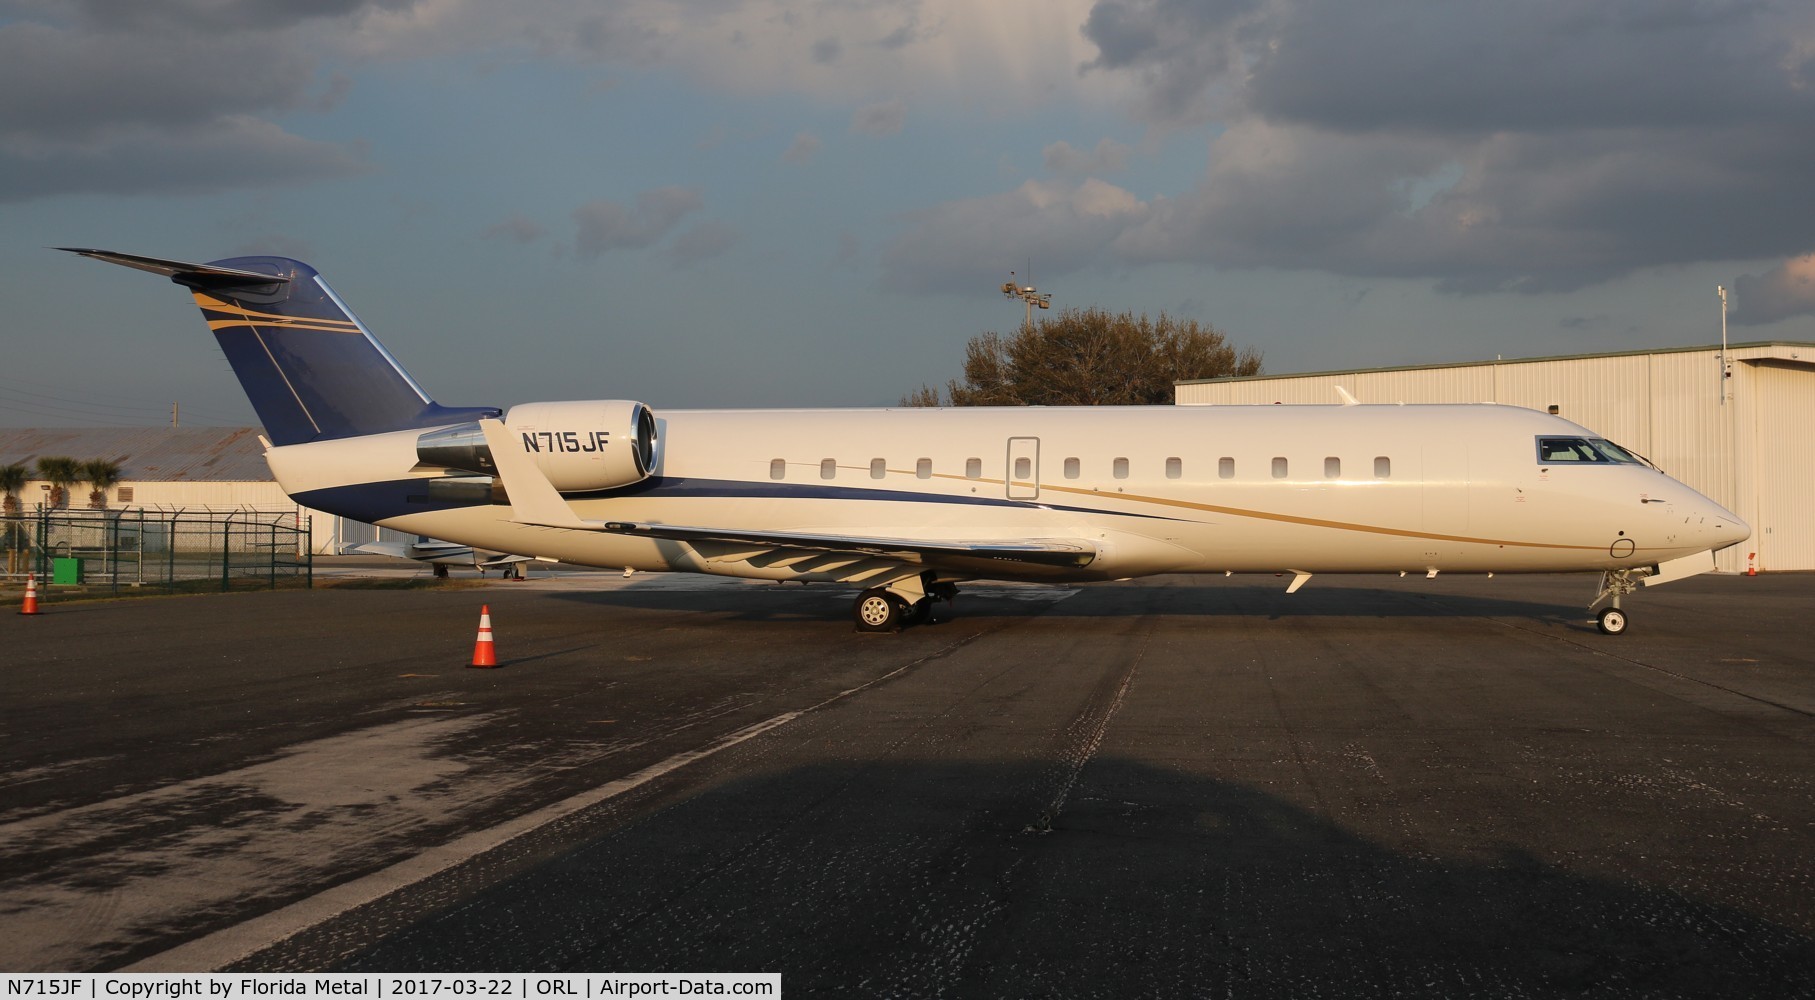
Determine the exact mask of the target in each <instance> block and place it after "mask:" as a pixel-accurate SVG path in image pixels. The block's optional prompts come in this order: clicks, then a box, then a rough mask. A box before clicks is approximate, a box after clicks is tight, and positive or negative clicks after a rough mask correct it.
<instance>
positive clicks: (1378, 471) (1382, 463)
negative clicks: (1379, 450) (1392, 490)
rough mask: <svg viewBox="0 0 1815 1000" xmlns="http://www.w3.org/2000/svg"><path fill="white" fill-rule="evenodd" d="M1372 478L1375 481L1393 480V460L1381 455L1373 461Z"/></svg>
mask: <svg viewBox="0 0 1815 1000" xmlns="http://www.w3.org/2000/svg"><path fill="white" fill-rule="evenodd" d="M1374 478H1375V479H1391V478H1393V460H1392V459H1390V458H1388V457H1386V456H1385V455H1381V456H1379V457H1378V458H1376V459H1374Z"/></svg>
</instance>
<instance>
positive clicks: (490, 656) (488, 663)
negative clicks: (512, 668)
mask: <svg viewBox="0 0 1815 1000" xmlns="http://www.w3.org/2000/svg"><path fill="white" fill-rule="evenodd" d="M472 665H473V666H475V667H495V666H497V665H498V651H497V649H496V648H495V647H494V646H493V645H492V606H491V605H489V604H484V605H480V607H479V638H478V639H475V640H474V641H473V662H472Z"/></svg>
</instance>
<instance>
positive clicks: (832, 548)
mask: <svg viewBox="0 0 1815 1000" xmlns="http://www.w3.org/2000/svg"><path fill="white" fill-rule="evenodd" d="M479 426H480V428H481V429H482V430H483V431H484V433H485V438H486V441H487V443H488V444H490V446H491V453H492V461H494V462H496V463H497V466H498V475H499V476H500V477H501V478H502V479H503V480H504V489H505V492H507V493H509V494H510V502H511V508H512V519H513V520H515V521H516V522H517V523H519V524H533V525H536V526H538V527H544V528H567V529H570V530H577V531H608V532H611V533H613V534H618V535H634V536H638V537H642V538H661V539H666V540H669V541H675V542H686V543H688V544H700V543H703V544H705V545H708V546H724V545H730V546H746V547H749V548H755V549H769V550H778V551H779V550H792V551H797V552H849V553H854V554H857V555H865V556H875V557H878V558H883V559H890V560H894V561H896V562H902V563H912V564H921V565H937V566H949V567H954V568H962V569H964V570H966V571H967V572H977V571H980V570H981V569H982V568H986V567H987V566H988V564H991V563H1004V562H1012V563H1021V564H1024V565H1033V566H1051V567H1060V568H1066V569H1075V568H1078V567H1082V566H1088V565H1090V564H1091V562H1092V561H1093V560H1095V559H1096V557H1097V548H1096V546H1095V545H1092V544H1091V543H1090V542H1087V541H1084V540H1081V539H1072V538H1013V539H1002V538H990V539H975V540H970V539H954V538H939V539H931V538H891V537H883V536H870V535H836V534H821V533H819V532H811V531H761V530H754V529H748V528H715V527H699V526H692V525H680V524H655V523H650V522H643V521H588V520H586V519H584V518H582V517H580V515H578V514H576V513H574V509H573V508H572V507H570V506H568V504H567V501H565V500H563V499H562V498H561V495H560V493H558V492H557V491H556V490H555V488H554V486H552V485H550V483H549V482H548V479H547V477H545V476H543V475H542V474H541V472H540V471H539V470H537V469H536V467H535V464H534V463H533V462H532V461H530V458H529V456H528V455H526V454H524V453H523V450H522V449H521V448H519V447H517V446H516V443H515V442H513V441H511V440H510V439H509V438H508V437H507V436H506V435H505V432H504V424H503V422H502V421H499V420H496V419H486V420H480V421H479Z"/></svg>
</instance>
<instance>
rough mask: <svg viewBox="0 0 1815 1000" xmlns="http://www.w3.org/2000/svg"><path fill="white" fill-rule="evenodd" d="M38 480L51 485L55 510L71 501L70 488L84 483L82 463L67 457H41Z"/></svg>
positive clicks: (39, 459) (51, 502)
mask: <svg viewBox="0 0 1815 1000" xmlns="http://www.w3.org/2000/svg"><path fill="white" fill-rule="evenodd" d="M38 478H39V479H42V480H44V481H45V482H47V483H49V484H50V506H51V509H52V510H55V509H57V508H58V507H62V506H63V505H64V503H65V502H66V501H67V500H68V499H69V488H70V486H72V485H74V484H76V483H79V482H81V481H82V463H80V462H78V461H76V460H75V459H73V458H69V457H68V456H65V455H40V456H38Z"/></svg>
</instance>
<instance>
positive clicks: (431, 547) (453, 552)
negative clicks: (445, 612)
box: [340, 535, 532, 580]
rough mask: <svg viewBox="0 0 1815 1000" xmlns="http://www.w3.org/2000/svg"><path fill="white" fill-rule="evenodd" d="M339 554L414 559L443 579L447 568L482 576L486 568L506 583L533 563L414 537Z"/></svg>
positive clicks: (351, 548) (352, 547) (364, 545)
mask: <svg viewBox="0 0 1815 1000" xmlns="http://www.w3.org/2000/svg"><path fill="white" fill-rule="evenodd" d="M340 554H341V555H369V556H389V557H391V558H392V559H414V560H415V561H417V562H421V563H428V564H429V565H430V566H431V567H433V569H434V573H435V576H437V577H441V578H445V577H446V576H447V575H448V567H450V566H471V567H473V568H474V569H477V570H478V571H479V575H480V576H484V575H485V571H486V570H488V569H497V570H502V571H503V577H504V578H505V579H507V580H521V579H523V564H524V563H526V562H530V561H532V560H531V559H530V557H529V556H515V555H510V554H509V553H505V552H488V551H486V550H485V549H475V548H473V547H472V546H471V545H461V544H460V543H459V542H444V541H441V540H440V539H436V538H427V537H424V536H422V535H418V536H416V539H415V540H414V541H410V542H382V541H380V542H360V543H358V544H356V545H349V546H347V547H345V548H343V549H341V550H340Z"/></svg>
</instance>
